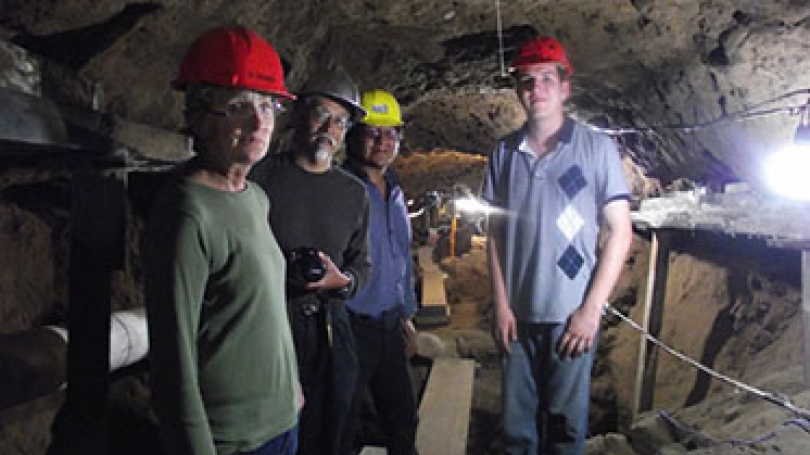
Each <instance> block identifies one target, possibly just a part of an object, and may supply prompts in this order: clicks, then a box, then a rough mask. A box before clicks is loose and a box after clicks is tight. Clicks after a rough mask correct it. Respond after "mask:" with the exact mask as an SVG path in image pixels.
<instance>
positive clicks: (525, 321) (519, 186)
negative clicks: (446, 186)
mask: <svg viewBox="0 0 810 455" xmlns="http://www.w3.org/2000/svg"><path fill="white" fill-rule="evenodd" d="M572 73H573V70H572V68H571V63H570V62H569V60H568V55H567V54H566V52H565V49H564V48H563V46H562V45H561V44H560V43H559V42H558V41H557V40H555V39H554V38H550V37H547V36H538V37H534V38H532V39H530V40H528V41H527V42H525V43H524V44H523V45H522V46H521V47H520V49H519V51H518V52H517V54H516V55H515V57H514V60H513V62H512V74H513V76H514V80H515V91H516V94H517V96H518V99H519V100H520V103H521V105H522V106H523V109H524V111H525V112H526V123H525V124H524V125H523V126H521V128H520V129H518V130H517V131H515V132H513V133H511V134H509V135H507V136H506V137H504V138H503V139H501V140H500V141H499V142H498V144H497V145H496V146H495V148H494V150H493V151H492V152H491V153H490V155H489V163H488V167H487V172H486V174H485V178H484V185H483V190H482V196H483V197H484V199H486V200H487V201H488V202H489V203H490V204H491V205H493V206H494V207H495V208H497V209H498V210H497V211H496V212H495V214H493V215H491V216H490V218H489V229H488V234H487V235H488V242H487V245H488V253H489V270H490V277H491V280H492V290H493V301H494V302H495V303H494V310H495V311H494V316H495V317H494V330H493V333H494V336H495V341H496V343H497V344H498V346H499V347H500V348H501V351H502V356H503V364H502V365H503V418H504V425H503V426H504V453H506V454H510V455H512V454H526V455H528V454H545V453H554V454H565V455H582V454H583V453H584V451H585V436H586V434H587V431H588V403H589V394H590V375H591V367H592V364H593V358H594V352H595V351H596V339H597V336H598V329H599V323H600V317H601V314H602V309H603V307H604V305H605V303H606V302H607V299H608V296H609V295H610V292H611V290H612V289H613V287H614V285H615V284H616V280H617V279H618V276H619V273H620V272H621V270H622V266H623V265H624V258H625V256H626V255H627V251H628V249H629V246H630V242H631V241H632V235H633V234H632V228H631V224H630V211H629V205H628V199H629V194H630V192H629V190H628V187H627V183H626V181H625V177H624V174H623V171H622V165H621V160H620V158H619V154H618V153H617V150H616V146H615V144H614V143H613V141H612V140H611V139H610V138H609V137H607V136H605V135H603V134H601V133H597V132H594V131H593V130H591V129H589V128H588V127H586V126H585V125H582V124H580V123H578V122H576V121H575V120H573V119H572V118H571V117H569V116H567V115H566V114H565V110H564V103H565V101H566V100H567V99H568V96H569V94H570V90H571V85H570V84H571V81H570V77H571V74H572ZM600 233H602V234H604V233H606V234H607V235H605V236H604V239H605V242H604V244H603V247H602V249H601V252H600V254H599V255H597V239H598V238H599V236H600Z"/></svg>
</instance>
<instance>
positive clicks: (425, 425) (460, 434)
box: [416, 357, 475, 455]
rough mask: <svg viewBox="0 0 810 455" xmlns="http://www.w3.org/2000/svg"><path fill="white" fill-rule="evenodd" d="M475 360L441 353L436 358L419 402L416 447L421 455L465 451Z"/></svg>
mask: <svg viewBox="0 0 810 455" xmlns="http://www.w3.org/2000/svg"><path fill="white" fill-rule="evenodd" d="M474 376H475V364H474V363H473V361H472V360H467V359H455V358H446V357H440V358H437V359H435V360H434V361H433V367H432V368H431V369H430V376H429V377H428V383H427V387H426V389H425V393H424V395H423V396H422V401H421V403H420V405H419V426H418V427H417V429H416V450H417V452H418V453H419V454H420V455H465V453H466V451H467V433H468V431H469V425H470V406H471V405H472V390H473V379H474Z"/></svg>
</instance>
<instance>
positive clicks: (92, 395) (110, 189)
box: [48, 165, 127, 455]
mask: <svg viewBox="0 0 810 455" xmlns="http://www.w3.org/2000/svg"><path fill="white" fill-rule="evenodd" d="M124 182H125V176H116V177H109V176H104V175H103V174H102V173H101V172H100V171H99V170H97V169H94V168H93V167H92V166H91V165H87V166H77V168H76V169H75V174H74V177H73V180H72V182H71V184H72V186H73V194H72V198H73V200H72V213H71V228H70V229H71V242H70V269H69V277H70V293H69V294H70V295H69V298H70V303H69V318H68V331H69V333H70V339H69V341H68V348H67V383H68V386H67V397H66V399H65V404H64V405H63V406H62V408H61V409H60V410H59V413H58V414H57V415H56V417H55V419H54V424H53V427H52V429H53V440H52V442H51V447H50V449H49V451H48V453H49V455H71V454H79V453H81V454H86V455H106V454H107V453H110V452H109V449H110V447H109V441H108V434H107V413H108V409H107V390H108V383H109V365H110V300H111V291H112V281H111V280H112V273H113V271H114V270H121V269H122V268H123V261H124V251H125V240H124V237H125V230H126V203H127V199H126V188H125V185H124Z"/></svg>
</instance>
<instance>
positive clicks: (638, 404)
mask: <svg viewBox="0 0 810 455" xmlns="http://www.w3.org/2000/svg"><path fill="white" fill-rule="evenodd" d="M669 251H670V234H669V233H667V232H664V231H660V230H653V232H652V238H651V239H650V261H649V265H648V268H647V286H646V289H645V294H644V308H643V312H644V313H643V315H642V320H641V326H642V327H643V328H644V329H645V330H647V332H649V333H650V335H652V336H654V337H658V336H659V334H660V333H661V324H662V321H663V314H664V297H665V295H666V282H667V270H668V267H669ZM657 367H658V350H657V349H655V346H653V345H652V344H651V343H650V342H649V341H647V339H646V338H644V337H642V338H641V341H640V342H639V348H638V364H637V366H636V389H635V395H634V399H633V415H634V416H638V415H639V414H640V413H642V412H644V411H649V410H650V409H652V406H653V401H654V398H655V393H654V392H655V376H656V369H657Z"/></svg>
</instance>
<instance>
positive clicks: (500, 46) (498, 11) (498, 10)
mask: <svg viewBox="0 0 810 455" xmlns="http://www.w3.org/2000/svg"><path fill="white" fill-rule="evenodd" d="M495 16H496V18H497V21H498V51H499V54H500V61H501V77H506V76H508V74H506V64H505V63H504V55H503V54H504V50H503V24H502V23H501V0H495Z"/></svg>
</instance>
